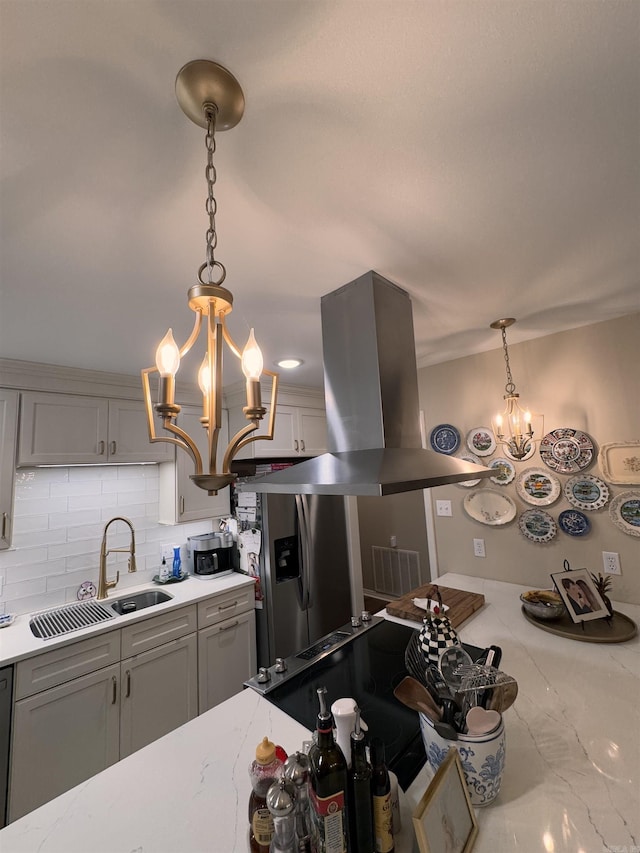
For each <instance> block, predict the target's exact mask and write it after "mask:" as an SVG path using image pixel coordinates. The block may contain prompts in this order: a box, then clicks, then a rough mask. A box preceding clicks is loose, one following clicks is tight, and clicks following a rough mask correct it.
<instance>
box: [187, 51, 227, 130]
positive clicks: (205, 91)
mask: <svg viewBox="0 0 640 853" xmlns="http://www.w3.org/2000/svg"><path fill="white" fill-rule="evenodd" d="M176 98H177V99H178V103H179V104H180V107H181V109H182V111H183V112H184V113H185V115H187V116H188V117H189V118H190V119H191V121H192V122H194V123H195V124H198V125H200V127H206V126H207V116H206V113H205V105H206V104H215V105H216V107H217V108H218V115H217V117H216V131H218V130H230V129H231V128H232V127H235V126H236V125H237V124H238V122H239V121H240V119H241V118H242V115H243V113H244V93H243V91H242V88H241V86H240V84H239V83H238V81H237V80H236V78H235V77H234V76H233V74H232V73H231V72H230V71H227V69H226V68H223V67H222V65H218V63H217V62H212V61H211V60H209V59H194V60H193V61H192V62H187V64H186V65H183V66H182V68H181V69H180V71H178V76H177V77H176Z"/></svg>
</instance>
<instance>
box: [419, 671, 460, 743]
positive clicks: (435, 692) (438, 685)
mask: <svg viewBox="0 0 640 853" xmlns="http://www.w3.org/2000/svg"><path fill="white" fill-rule="evenodd" d="M426 677H427V689H428V690H429V692H430V693H431V695H432V697H433V698H434V699H435V701H436V703H437V704H438V705H441V706H442V722H443V723H447V724H448V725H450V726H453V728H454V729H456V728H457V726H456V715H457V714H459V713H460V707H459V706H458V704H457V703H456V702H455V700H454V698H453V696H452V695H451V691H450V690H449V687H448V685H447V682H446V681H445V680H444V678H443V677H442V675H441V674H440V670H439V669H438V667H437V666H436V665H435V664H434V663H431V664H429V666H428V667H427V671H426Z"/></svg>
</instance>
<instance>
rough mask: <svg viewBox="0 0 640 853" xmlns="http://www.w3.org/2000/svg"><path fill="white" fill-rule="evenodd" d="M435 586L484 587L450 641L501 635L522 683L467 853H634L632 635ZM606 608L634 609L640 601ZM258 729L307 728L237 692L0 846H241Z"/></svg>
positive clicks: (407, 844)
mask: <svg viewBox="0 0 640 853" xmlns="http://www.w3.org/2000/svg"><path fill="white" fill-rule="evenodd" d="M439 582H440V583H441V584H442V585H443V586H450V587H455V588H459V589H466V590H469V591H472V592H480V593H482V594H483V595H484V596H485V601H486V604H485V606H484V607H483V608H482V609H481V610H479V611H478V612H476V613H475V614H474V615H473V616H472V617H471V618H470V619H469V620H467V622H466V623H465V624H464V625H463V626H462V627H461V628H460V629H459V633H460V636H461V639H462V640H464V641H465V642H468V643H471V644H473V645H477V646H487V645H490V644H492V643H494V644H497V645H500V646H501V647H502V649H503V657H502V664H501V667H502V669H504V670H505V671H506V672H508V673H509V674H510V675H513V676H514V677H515V678H516V679H517V681H518V684H519V693H518V697H517V699H516V702H515V704H514V705H513V707H512V708H510V709H509V710H508V711H507V712H506V713H505V724H506V730H507V757H506V768H505V773H504V779H503V786H502V790H501V792H500V794H499V796H498V798H497V800H496V801H495V802H494V803H492V804H491V805H489V806H487V807H486V808H484V809H478V810H477V812H476V814H477V819H478V824H479V830H480V831H479V834H478V838H477V840H476V844H475V846H474V853H476V851H477V853H517V851H524V853H538V851H540V853H604V851H610V853H632V851H634V853H639V851H640V800H639V792H640V654H639V650H640V641H639V640H638V637H635V638H634V639H632V640H630V641H628V642H626V643H621V644H615V645H614V644H600V643H598V644H595V643H582V642H577V641H575V640H570V639H566V638H563V637H557V636H555V635H553V634H549V633H547V632H545V631H542V630H540V629H539V628H537V627H536V626H534V625H531V624H530V623H529V622H527V621H526V620H525V618H524V617H523V616H522V614H521V612H520V601H519V594H520V592H521V591H523V590H524V589H525V588H524V587H521V586H517V585H515V584H506V583H501V582H497V581H487V580H482V579H479V578H472V577H467V576H463V575H456V574H447V575H445V576H444V577H442V578H440V580H439ZM614 606H615V608H616V610H618V611H620V612H623V613H625V614H627V615H628V616H630V617H631V618H632V619H634V620H635V621H636V622H638V620H639V619H640V607H638V606H635V605H624V604H615V605H614ZM395 621H402V620H395ZM407 624H413V626H414V627H417V624H415V623H407ZM265 734H266V735H268V736H269V737H270V738H271V739H272V740H274V741H275V742H276V743H280V744H282V745H283V746H284V747H285V749H286V750H287V751H289V752H291V751H294V750H295V749H297V748H299V747H300V746H301V745H302V742H303V741H304V740H307V739H309V736H310V733H309V732H308V731H307V730H306V729H305V728H304V727H302V726H300V725H299V724H298V723H296V722H295V721H293V720H292V719H291V718H290V717H288V716H287V715H286V714H284V713H282V712H281V711H279V710H278V709H276V708H275V707H274V706H273V705H271V704H270V703H269V702H268V701H267V700H265V699H263V698H262V697H260V696H259V695H258V694H256V693H254V692H253V691H251V690H245V691H243V692H242V693H240V694H238V695H237V696H234V697H232V698H231V699H229V700H228V701H226V702H224V703H222V704H221V705H218V706H217V707H216V708H214V709H212V710H211V711H209V712H207V713H205V714H203V715H202V716H200V717H198V718H196V719H195V720H192V721H191V722H189V723H187V724H186V725H184V726H182V727H181V728H179V729H177V730H176V731H174V732H172V733H171V734H169V735H167V736H166V737H164V738H162V739H161V740H159V741H156V742H155V743H152V744H150V745H149V746H147V747H145V748H144V749H142V750H140V751H139V752H137V753H135V754H133V755H131V756H130V757H129V758H126V759H124V760H123V761H121V762H119V763H118V764H116V765H114V766H112V767H110V768H109V769H107V770H105V771H104V772H102V773H100V774H98V775H97V776H94V777H93V778H92V779H89V780H88V781H87V782H84V783H83V784H81V785H79V786H77V787H76V788H74V789H73V790H71V791H68V792H67V793H65V794H63V795H62V796H60V797H58V798H57V799H55V800H53V801H52V802H50V803H47V804H46V805H44V806H42V807H41V808H39V809H37V810H35V811H34V812H32V813H31V814H28V815H26V816H25V817H23V818H21V819H20V820H18V821H16V822H15V823H13V824H11V825H10V826H8V827H6V828H5V829H3V830H1V831H0V850H1V851H2V853H20V851H28V852H29V853H34V851H39V853H53V851H56V853H57V851H59V852H60V853H62V851H64V852H65V853H87V851H92V853H126V851H136V853H138V851H139V853H205V852H206V853H236V852H237V853H244V851H247V850H248V842H247V802H248V798H249V793H250V783H249V776H248V766H249V763H250V761H251V760H252V758H253V755H254V752H255V747H256V745H257V744H258V742H259V741H260V740H261V738H262V737H263V736H264V735H265ZM429 778H430V773H429V770H428V768H424V769H423V770H422V771H421V772H420V774H419V775H418V777H417V778H416V780H415V782H414V783H413V784H412V786H411V787H410V788H409V790H408V791H407V792H406V793H405V794H404V795H401V809H402V831H401V833H400V835H399V836H398V838H397V843H396V853H411V851H414V850H417V845H415V841H414V837H413V830H412V825H411V812H412V810H413V808H414V807H415V805H416V804H417V802H418V801H419V800H420V797H421V796H422V794H423V793H424V791H425V789H426V787H427V785H428V782H429Z"/></svg>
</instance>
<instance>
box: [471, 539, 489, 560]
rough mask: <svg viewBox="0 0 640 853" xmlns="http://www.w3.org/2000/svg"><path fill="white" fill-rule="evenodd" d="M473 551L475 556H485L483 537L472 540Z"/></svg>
mask: <svg viewBox="0 0 640 853" xmlns="http://www.w3.org/2000/svg"><path fill="white" fill-rule="evenodd" d="M473 553H474V555H475V556H476V557H486V556H487V555H486V554H485V551H484V539H474V540H473Z"/></svg>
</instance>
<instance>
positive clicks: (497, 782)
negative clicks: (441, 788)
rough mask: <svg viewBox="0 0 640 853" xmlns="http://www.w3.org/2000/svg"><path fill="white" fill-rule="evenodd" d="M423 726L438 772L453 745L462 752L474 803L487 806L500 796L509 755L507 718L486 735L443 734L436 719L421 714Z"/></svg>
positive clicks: (423, 738) (423, 737) (426, 747)
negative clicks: (506, 736)
mask: <svg viewBox="0 0 640 853" xmlns="http://www.w3.org/2000/svg"><path fill="white" fill-rule="evenodd" d="M420 730H421V732H422V740H423V742H424V748H425V751H426V753H427V761H428V762H429V764H430V766H431V768H432V769H433V771H434V772H435V771H436V770H437V769H438V767H439V766H440V765H441V764H442V762H443V761H444V759H445V756H446V754H447V752H448V751H449V749H450V748H451V747H455V748H456V749H457V750H458V752H459V753H460V761H461V762H462V769H463V770H464V776H465V779H466V782H467V790H468V791H469V797H470V799H471V804H472V805H474V806H486V805H488V804H489V803H490V802H492V801H493V800H495V798H496V797H497V796H498V794H499V792H500V786H501V784H502V774H503V773H504V765H505V757H506V738H505V731H504V720H501V722H500V725H499V726H498V728H497V729H495V730H494V731H492V732H489V734H485V735H462V734H461V735H458V740H448V739H447V738H444V737H441V735H439V734H438V732H437V731H436V730H435V729H434V727H433V723H432V722H431V720H429V718H428V717H426V716H425V715H424V714H420Z"/></svg>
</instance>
